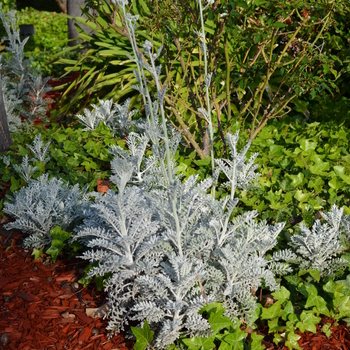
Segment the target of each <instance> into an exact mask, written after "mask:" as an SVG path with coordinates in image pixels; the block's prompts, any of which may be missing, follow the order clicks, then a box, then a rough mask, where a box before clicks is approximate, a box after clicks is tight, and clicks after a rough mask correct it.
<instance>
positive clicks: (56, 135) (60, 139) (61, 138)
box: [51, 132, 67, 143]
mask: <svg viewBox="0 0 350 350" xmlns="http://www.w3.org/2000/svg"><path fill="white" fill-rule="evenodd" d="M51 137H52V138H53V139H54V140H56V141H57V142H58V143H61V142H63V141H65V140H67V135H66V134H61V133H59V132H56V133H54V134H52V135H51Z"/></svg>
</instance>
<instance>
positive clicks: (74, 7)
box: [67, 0, 92, 46]
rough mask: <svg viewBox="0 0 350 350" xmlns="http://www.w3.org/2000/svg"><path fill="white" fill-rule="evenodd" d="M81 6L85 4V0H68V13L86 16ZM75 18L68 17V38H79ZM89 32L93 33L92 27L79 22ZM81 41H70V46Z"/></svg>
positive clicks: (75, 15)
mask: <svg viewBox="0 0 350 350" xmlns="http://www.w3.org/2000/svg"><path fill="white" fill-rule="evenodd" d="M80 6H82V7H84V6H85V0H67V14H68V15H69V16H74V17H85V16H82V11H81V8H80ZM74 23H75V22H74V20H72V19H68V39H78V38H79V33H78V31H77V30H76V28H75V26H74ZM79 25H80V26H81V27H82V28H83V29H84V31H85V32H86V33H87V34H90V33H91V31H92V30H91V29H90V28H89V27H86V26H84V25H82V24H79ZM78 43H79V41H78V40H74V41H72V42H70V43H68V45H69V46H75V45H77V44H78Z"/></svg>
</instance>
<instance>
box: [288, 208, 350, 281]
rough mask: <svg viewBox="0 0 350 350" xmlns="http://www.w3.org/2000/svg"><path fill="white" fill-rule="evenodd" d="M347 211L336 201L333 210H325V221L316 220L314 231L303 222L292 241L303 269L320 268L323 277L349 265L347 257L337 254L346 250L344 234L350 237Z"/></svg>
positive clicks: (349, 219) (291, 243) (349, 220)
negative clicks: (338, 206) (343, 239)
mask: <svg viewBox="0 0 350 350" xmlns="http://www.w3.org/2000/svg"><path fill="white" fill-rule="evenodd" d="M343 212H344V209H343V208H341V209H338V208H337V206H336V205H335V204H334V205H333V206H332V208H331V211H330V212H329V213H321V215H322V217H323V219H324V221H325V222H323V223H322V222H321V221H320V220H316V221H315V223H314V224H313V226H312V228H311V230H310V229H309V228H307V227H306V226H305V224H303V223H302V224H301V225H300V227H299V232H298V233H297V234H296V235H294V236H292V237H291V242H290V245H291V246H292V247H293V248H294V250H295V252H296V254H297V255H298V258H297V260H296V262H298V264H299V267H300V269H304V270H307V269H309V268H311V269H314V270H318V271H320V274H321V276H332V275H334V273H335V272H336V271H338V270H341V269H344V268H345V267H346V266H348V264H349V263H348V261H347V260H345V259H342V258H339V257H337V256H338V255H339V254H340V253H341V252H342V250H343V249H344V246H343V245H342V242H341V235H342V234H345V235H346V238H348V236H349V233H350V217H349V215H346V216H344V215H343Z"/></svg>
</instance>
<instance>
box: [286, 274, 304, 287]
mask: <svg viewBox="0 0 350 350" xmlns="http://www.w3.org/2000/svg"><path fill="white" fill-rule="evenodd" d="M285 279H286V280H287V282H288V283H290V284H291V285H292V286H295V287H297V286H298V285H299V284H300V283H301V282H302V281H303V280H302V279H301V278H300V277H299V276H298V275H289V276H286V277H285Z"/></svg>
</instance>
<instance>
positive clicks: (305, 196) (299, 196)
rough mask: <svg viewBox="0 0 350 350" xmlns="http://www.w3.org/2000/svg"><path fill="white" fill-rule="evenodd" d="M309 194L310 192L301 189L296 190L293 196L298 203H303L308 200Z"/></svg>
mask: <svg viewBox="0 0 350 350" xmlns="http://www.w3.org/2000/svg"><path fill="white" fill-rule="evenodd" d="M310 196H311V193H309V192H308V193H304V192H303V191H301V190H297V191H296V192H295V195H294V198H295V199H296V200H297V201H299V202H300V203H304V202H306V201H307V200H308V198H309V197H310Z"/></svg>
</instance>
